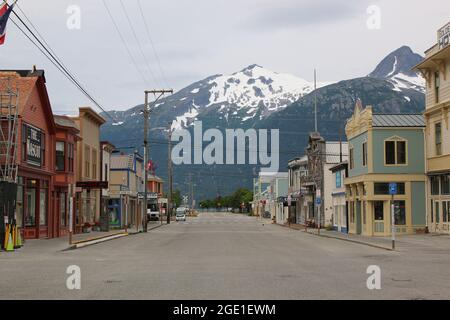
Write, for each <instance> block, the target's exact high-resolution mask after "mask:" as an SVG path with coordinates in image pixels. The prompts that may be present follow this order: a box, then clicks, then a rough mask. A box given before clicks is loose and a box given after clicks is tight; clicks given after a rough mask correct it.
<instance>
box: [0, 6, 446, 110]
mask: <svg viewBox="0 0 450 320" xmlns="http://www.w3.org/2000/svg"><path fill="white" fill-rule="evenodd" d="M9 1H10V2H11V1H12V0H9ZM106 1H107V5H108V7H109V8H110V10H111V12H112V14H113V16H114V19H115V20H116V22H117V24H118V26H119V28H120V29H121V32H122V33H123V35H124V36H125V37H126V41H127V43H128V45H129V48H130V50H131V52H132V54H133V56H134V60H135V61H136V62H137V64H138V65H139V68H140V69H141V70H142V72H143V73H144V75H145V77H146V78H148V83H144V80H143V79H142V76H141V75H140V74H139V73H138V71H136V68H135V66H134V64H133V62H132V60H131V58H130V57H129V55H128V53H127V49H126V47H125V46H124V44H123V43H122V41H121V39H120V37H119V36H118V34H117V32H116V30H115V29H114V25H113V24H112V22H111V19H110V18H109V16H108V13H107V11H106V9H105V7H104V5H103V3H102V0H58V1H56V0H39V1H36V0H19V2H18V3H19V4H20V6H21V8H22V9H23V11H24V12H25V13H26V14H27V16H28V18H30V20H31V21H32V22H33V24H34V25H35V26H36V27H37V28H38V30H39V32H40V33H41V34H42V35H43V36H44V38H45V39H46V40H47V42H48V43H49V44H50V46H51V47H52V49H53V50H54V51H55V52H56V53H57V55H58V56H59V57H60V58H61V59H62V60H63V62H64V64H65V65H66V66H67V67H68V68H69V69H70V70H71V71H72V72H73V73H74V74H75V75H76V77H77V78H78V79H79V80H80V82H81V83H83V85H84V86H85V87H86V88H87V89H88V90H89V91H90V92H91V93H92V95H93V96H94V97H95V98H96V99H97V100H98V101H99V102H100V104H102V105H103V106H105V108H106V109H108V110H113V109H115V110H124V109H128V108H130V107H133V106H135V105H136V104H139V103H142V101H143V98H144V97H143V91H144V90H145V89H150V88H154V87H156V88H160V87H166V86H168V85H169V86H171V87H173V88H174V89H175V90H177V89H181V88H183V87H185V86H187V85H189V84H191V83H192V82H194V81H197V80H201V79H203V78H205V77H207V76H210V75H213V74H219V73H225V74H228V73H233V72H236V71H239V70H241V69H243V68H244V67H245V66H247V65H250V64H254V63H257V64H259V65H262V66H264V67H265V68H268V69H271V70H273V71H276V72H282V73H290V74H293V75H296V76H298V77H301V78H304V79H306V80H312V77H313V69H314V68H317V69H318V76H319V81H336V80H344V79H349V78H354V77H359V76H364V75H367V74H368V73H370V72H371V71H372V69H373V68H375V66H376V64H377V63H378V62H379V61H380V60H381V59H382V58H383V57H385V56H386V55H387V54H388V53H389V52H391V51H393V50H394V49H396V48H398V47H400V46H402V45H409V46H411V48H412V49H413V50H414V51H415V52H417V53H420V54H423V52H424V50H426V49H427V48H429V47H430V46H431V45H433V44H434V43H435V42H436V31H437V29H438V28H439V27H441V26H443V25H444V24H445V23H446V22H448V21H450V15H449V12H448V0H432V1H427V2H426V5H424V1H423V0H395V1H392V0H372V1H367V0H342V1H339V0H335V1H333V0H176V1H174V0H141V2H142V6H143V8H144V13H145V15H146V19H147V24H148V26H149V29H150V36H151V38H152V39H153V42H154V47H155V48H156V52H157V55H158V56H159V59H160V62H161V66H162V68H161V69H162V70H163V71H162V72H161V71H160V68H159V67H158V64H157V62H156V58H155V54H154V51H153V50H152V46H151V45H150V41H149V40H148V36H147V33H146V32H145V30H146V29H145V25H144V23H143V20H142V18H141V14H140V11H139V7H138V2H137V1H138V0H123V2H124V4H125V5H126V8H127V12H128V14H129V16H130V18H131V19H132V22H133V26H134V28H135V30H136V32H137V36H138V38H139V41H140V43H141V46H142V48H143V51H144V55H145V56H146V58H147V59H148V64H150V68H151V69H152V72H150V71H148V67H147V65H148V64H147V63H146V62H145V60H144V58H143V57H142V55H141V53H140V51H139V46H138V44H137V42H136V41H135V39H134V37H133V34H132V32H131V29H130V27H129V25H128V22H127V19H126V17H125V14H124V11H123V10H122V7H121V5H120V1H119V0H106ZM71 5H76V6H78V7H79V8H80V9H81V29H80V30H70V29H69V28H68V27H67V20H68V18H69V16H70V15H69V14H68V13H67V8H68V7H69V6H71ZM371 5H376V6H378V7H379V8H380V10H381V24H380V26H381V28H380V29H375V30H372V29H369V28H368V27H367V23H366V22H367V20H368V18H369V15H368V13H367V8H368V7H369V6H371ZM19 13H20V12H19ZM34 64H36V65H37V67H38V68H41V69H45V71H46V78H47V86H48V90H49V92H50V99H51V101H52V105H53V110H54V111H55V113H75V112H76V111H75V110H76V108H77V107H79V106H82V105H91V103H90V102H89V101H88V100H87V99H85V98H84V96H82V95H81V94H80V93H79V92H78V91H77V89H75V87H74V86H73V85H72V84H71V83H70V82H69V81H68V80H67V79H65V78H64V77H63V76H62V75H61V74H60V73H59V71H57V70H56V69H55V67H53V66H52V65H51V64H50V63H49V62H48V61H47V60H46V58H45V57H44V56H43V55H42V54H41V53H40V52H39V51H38V50H37V49H36V48H35V47H34V46H33V45H32V44H31V43H30V42H29V41H28V40H27V39H26V38H25V37H24V36H23V35H22V34H21V33H20V31H19V30H18V29H17V28H16V27H15V26H14V25H13V24H12V23H10V24H9V26H8V30H7V39H6V44H5V45H4V46H0V69H30V68H31V67H32V65H34ZM161 74H164V75H165V79H166V80H165V79H164V78H163V77H162V75H161ZM166 82H167V83H166Z"/></svg>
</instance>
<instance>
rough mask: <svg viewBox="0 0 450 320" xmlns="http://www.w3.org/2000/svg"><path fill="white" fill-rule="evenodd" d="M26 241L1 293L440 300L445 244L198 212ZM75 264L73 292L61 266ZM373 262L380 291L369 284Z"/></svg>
mask: <svg viewBox="0 0 450 320" xmlns="http://www.w3.org/2000/svg"><path fill="white" fill-rule="evenodd" d="M62 247H63V244H62V242H61V240H37V241H29V242H27V245H26V246H25V247H24V248H22V249H21V250H19V251H17V252H14V253H4V252H2V253H0V288H1V290H0V299H220V300H224V299H258V300H259V299H353V298H354V299H442V298H446V299H448V298H450V280H449V279H450V255H449V253H450V249H449V248H450V243H449V246H447V247H444V248H435V249H433V250H430V249H427V250H422V249H421V247H420V246H418V248H417V250H416V251H414V252H413V251H411V250H408V251H406V252H389V251H385V250H381V249H376V248H372V247H367V246H363V245H360V244H353V243H348V242H345V241H340V240H335V239H327V238H320V237H317V236H314V235H310V234H306V233H304V232H301V231H295V230H291V229H288V228H285V227H280V226H276V225H270V224H269V225H268V224H265V225H263V223H262V222H261V221H259V220H257V219H256V218H253V217H247V216H243V215H235V214H222V213H221V214H219V213H203V214H201V215H200V216H199V217H198V218H192V219H188V221H187V222H179V223H173V224H171V225H167V226H162V227H160V228H158V229H155V230H152V231H151V232H149V233H147V234H138V235H134V236H129V237H124V238H121V239H117V240H113V241H109V242H105V243H102V244H98V245H94V246H90V247H86V248H83V249H79V250H73V251H60V249H61V248H62ZM70 265H76V266H79V267H80V270H81V289H80V290H69V289H68V288H67V286H66V280H67V278H68V277H69V275H68V274H66V270H67V267H68V266H70ZM370 265H377V266H379V267H380V269H381V290H369V289H367V285H366V281H367V278H368V277H369V275H368V274H367V273H366V271H367V268H368V267H369V266H370Z"/></svg>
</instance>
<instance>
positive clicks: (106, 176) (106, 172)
mask: <svg viewBox="0 0 450 320" xmlns="http://www.w3.org/2000/svg"><path fill="white" fill-rule="evenodd" d="M104 177H105V178H104V179H103V181H108V164H107V163H105V175H104Z"/></svg>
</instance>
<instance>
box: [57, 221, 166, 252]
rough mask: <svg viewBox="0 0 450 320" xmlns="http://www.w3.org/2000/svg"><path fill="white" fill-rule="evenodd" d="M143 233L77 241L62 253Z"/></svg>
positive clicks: (135, 232) (128, 233)
mask: <svg viewBox="0 0 450 320" xmlns="http://www.w3.org/2000/svg"><path fill="white" fill-rule="evenodd" d="M165 225H166V224H159V225H157V226H154V227H153V228H150V229H148V231H152V230H154V229H157V228H160V227H162V226H165ZM143 233H144V232H142V231H139V232H137V231H128V232H120V233H116V234H110V235H108V236H102V237H97V238H92V239H86V240H81V241H77V242H75V243H73V244H72V245H70V246H69V247H68V248H66V249H63V250H62V251H68V250H76V249H81V248H84V247H88V246H92V245H95V244H99V243H102V242H106V241H111V240H114V239H119V238H123V237H128V236H135V235H138V234H143Z"/></svg>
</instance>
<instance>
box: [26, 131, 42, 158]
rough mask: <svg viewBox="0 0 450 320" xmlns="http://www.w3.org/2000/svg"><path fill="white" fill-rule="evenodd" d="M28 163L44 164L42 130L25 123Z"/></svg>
mask: <svg viewBox="0 0 450 320" xmlns="http://www.w3.org/2000/svg"><path fill="white" fill-rule="evenodd" d="M25 139H26V145H27V150H26V155H27V163H29V164H31V165H34V166H38V167H41V166H42V152H41V149H42V132H41V130H39V129H36V128H33V127H30V126H28V125H25Z"/></svg>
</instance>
